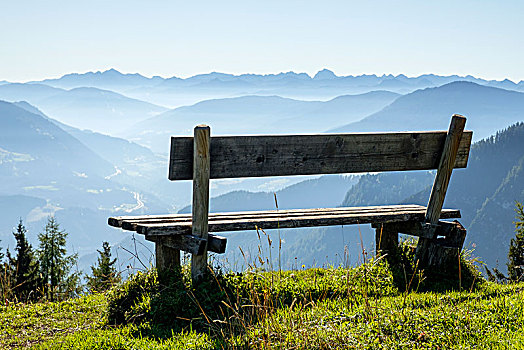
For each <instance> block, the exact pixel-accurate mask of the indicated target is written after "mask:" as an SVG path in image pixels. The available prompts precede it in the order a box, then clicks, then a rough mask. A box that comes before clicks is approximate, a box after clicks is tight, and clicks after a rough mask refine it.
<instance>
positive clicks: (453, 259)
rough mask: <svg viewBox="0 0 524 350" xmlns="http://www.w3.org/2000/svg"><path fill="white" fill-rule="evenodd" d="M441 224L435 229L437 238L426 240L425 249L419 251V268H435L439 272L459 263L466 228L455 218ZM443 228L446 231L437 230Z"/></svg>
mask: <svg viewBox="0 0 524 350" xmlns="http://www.w3.org/2000/svg"><path fill="white" fill-rule="evenodd" d="M441 225H445V226H441V227H439V228H438V229H437V238H435V239H433V240H428V242H427V244H426V249H425V250H423V251H422V250H421V251H419V256H418V259H419V260H418V265H419V267H421V268H435V269H438V271H439V272H445V271H446V270H448V269H449V268H451V267H453V266H457V264H458V263H459V254H460V252H461V251H462V246H463V244H464V240H465V239H466V229H465V228H464V226H462V225H461V224H460V222H458V221H456V220H455V221H453V222H452V223H446V224H443V223H441ZM443 230H445V231H446V232H439V231H443ZM444 234H445V236H444Z"/></svg>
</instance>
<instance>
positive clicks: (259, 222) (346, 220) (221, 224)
mask: <svg viewBox="0 0 524 350" xmlns="http://www.w3.org/2000/svg"><path fill="white" fill-rule="evenodd" d="M424 217H425V210H424V209H422V210H420V209H419V210H415V209H413V210H409V209H406V210H397V211H386V212H380V211H374V212H365V213H356V212H355V213H338V214H337V213H330V214H322V215H307V212H306V213H304V215H299V216H295V217H286V218H277V217H253V218H239V219H229V220H213V221H210V222H209V226H208V228H209V231H210V232H227V231H244V230H255V229H256V228H257V227H258V228H261V229H264V230H269V229H276V228H295V227H316V226H333V225H335V226H336V225H354V224H369V223H384V222H399V221H420V222H422V221H423V220H424ZM455 217H460V211H458V210H452V209H446V210H443V211H442V214H441V218H442V219H449V218H455ZM136 231H137V232H138V233H141V234H146V235H177V234H190V233H191V222H174V223H171V222H169V221H166V222H162V223H152V224H137V225H136Z"/></svg>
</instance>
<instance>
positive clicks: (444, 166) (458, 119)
mask: <svg viewBox="0 0 524 350" xmlns="http://www.w3.org/2000/svg"><path fill="white" fill-rule="evenodd" d="M465 125H466V118H464V117H463V116H461V115H458V114H455V115H453V117H452V118H451V123H450V125H449V131H448V134H447V136H446V140H445V143H444V149H443V151H442V156H441V158H440V163H439V166H438V169H437V175H436V176H435V182H434V183H433V188H432V189H431V195H430V197H429V203H428V206H427V209H426V215H425V223H426V224H428V226H427V230H428V233H427V235H426V236H428V237H429V239H428V238H424V237H421V238H420V239H419V241H418V244H417V249H416V251H415V261H419V265H420V266H421V267H423V266H425V265H426V263H427V254H428V252H429V246H430V245H431V244H432V242H431V238H435V235H436V231H435V224H437V223H438V220H439V217H440V212H441V210H442V206H443V204H444V198H445V197H446V192H447V189H448V185H449V180H450V178H451V173H452V172H453V165H454V164H455V159H456V158H457V153H458V150H459V145H460V140H461V138H462V135H463V130H464V126H465Z"/></svg>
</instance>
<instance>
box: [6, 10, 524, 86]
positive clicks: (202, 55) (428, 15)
mask: <svg viewBox="0 0 524 350" xmlns="http://www.w3.org/2000/svg"><path fill="white" fill-rule="evenodd" d="M522 18H524V1H484V0H476V1H468V0H466V1H464V0H463V1H421V0H419V1H392V0H389V1H328V0H324V1H284V0H280V1H272V0H263V1H249V0H243V1H225V0H223V1H156V0H149V1H145V0H144V1H133V0H125V1H122V0H111V1H109V0H105V1H99V0H91V1H77V0H69V1H54V0H47V1H37V0H35V1H26V0H17V1H14V0H0V80H4V79H5V80H9V81H26V80H33V79H42V78H46V77H58V76H61V75H63V74H66V73H69V72H86V71H92V70H105V69H108V68H116V69H118V70H120V71H122V72H130V73H134V72H139V73H141V74H144V75H147V76H152V75H161V76H165V77H167V76H173V75H176V76H180V77H187V76H191V75H194V74H198V73H206V72H210V71H221V72H227V73H248V72H252V73H277V72H281V71H290V70H293V71H296V72H306V73H309V74H314V73H315V72H316V71H318V70H320V69H322V68H324V67H326V68H329V69H331V70H333V71H334V72H335V73H337V74H339V75H349V74H353V75H358V74H364V73H369V74H371V73H375V74H384V73H385V74H389V73H392V74H399V73H404V74H406V75H409V76H413V75H419V74H423V73H436V74H460V75H467V74H471V75H474V76H478V77H483V78H488V79H504V78H509V79H512V80H514V81H520V80H524V64H523V62H524V45H523V42H524V39H523V38H524V24H523V23H522Z"/></svg>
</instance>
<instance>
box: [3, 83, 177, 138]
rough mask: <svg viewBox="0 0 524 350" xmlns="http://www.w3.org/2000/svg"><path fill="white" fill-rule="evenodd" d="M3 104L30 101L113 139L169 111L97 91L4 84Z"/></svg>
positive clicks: (45, 110)
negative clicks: (134, 126)
mask: <svg viewBox="0 0 524 350" xmlns="http://www.w3.org/2000/svg"><path fill="white" fill-rule="evenodd" d="M0 100H4V101H9V102H18V101H27V102H29V103H30V104H32V105H34V106H37V107H38V108H39V109H40V110H41V111H42V112H43V113H45V114H46V115H48V116H50V117H52V118H54V119H56V120H58V121H60V122H62V123H65V124H69V125H73V126H75V127H77V128H80V129H90V130H94V131H100V132H103V133H105V134H112V135H118V134H119V133H121V132H122V130H125V129H126V128H128V127H130V126H131V125H133V124H135V123H137V122H139V121H141V120H144V119H147V118H150V117H152V116H154V115H156V114H159V113H162V112H165V111H166V110H167V108H165V107H161V106H157V105H153V104H151V103H148V102H143V101H139V100H136V99H132V98H129V97H125V96H123V95H121V94H118V93H116V92H113V91H109V90H101V89H98V88H94V87H78V88H74V89H71V90H64V89H61V88H55V87H50V86H47V85H42V84H20V83H14V84H4V85H0Z"/></svg>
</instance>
